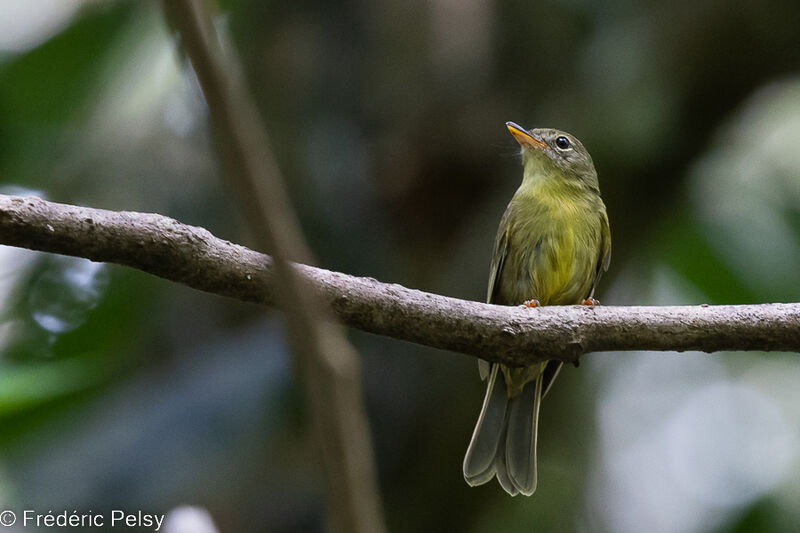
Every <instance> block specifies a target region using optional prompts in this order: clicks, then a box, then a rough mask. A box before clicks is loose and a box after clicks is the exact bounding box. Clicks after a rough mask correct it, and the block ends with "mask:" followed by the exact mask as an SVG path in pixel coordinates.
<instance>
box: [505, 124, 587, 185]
mask: <svg viewBox="0 0 800 533" xmlns="http://www.w3.org/2000/svg"><path fill="white" fill-rule="evenodd" d="M506 127H507V128H508V131H510V132H511V135H513V136H514V138H515V139H516V140H517V142H518V143H519V145H520V147H521V148H522V164H523V166H524V167H525V174H526V175H528V174H529V173H530V174H531V175H535V174H541V175H553V174H555V175H559V176H562V177H563V178H564V179H565V180H569V181H573V180H574V183H576V184H582V185H583V186H588V187H589V188H591V189H599V186H598V183H597V171H596V170H595V168H594V162H593V161H592V157H591V156H590V155H589V152H588V151H586V148H584V146H583V144H581V142H580V141H579V140H578V139H576V138H575V137H574V136H573V135H570V134H569V133H566V132H563V131H560V130H555V129H552V128H537V129H532V130H526V129H525V128H523V127H522V126H520V125H519V124H515V123H514V122H506Z"/></svg>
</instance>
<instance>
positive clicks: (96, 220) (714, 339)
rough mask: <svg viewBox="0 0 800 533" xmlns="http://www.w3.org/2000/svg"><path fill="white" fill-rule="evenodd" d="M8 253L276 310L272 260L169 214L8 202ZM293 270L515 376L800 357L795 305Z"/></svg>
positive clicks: (385, 319)
mask: <svg viewBox="0 0 800 533" xmlns="http://www.w3.org/2000/svg"><path fill="white" fill-rule="evenodd" d="M0 243H1V244H7V245H11V246H18V247H22V248H30V249H33V250H41V251H46V252H53V253H59V254H65V255H74V256H78V257H85V258H87V259H91V260H93V261H105V262H110V263H117V264H121V265H127V266H131V267H134V268H137V269H139V270H142V271H144V272H149V273H150V274H154V275H156V276H159V277H162V278H165V279H168V280H171V281H175V282H178V283H182V284H184V285H188V286H189V287H193V288H195V289H199V290H202V291H206V292H210V293H214V294H219V295H222V296H228V297H231V298H236V299H238V300H243V301H247V302H253V303H258V304H265V305H274V303H275V294H274V292H275V287H274V279H275V273H274V271H273V266H272V260H271V258H270V257H269V256H267V255H264V254H260V253H258V252H254V251H252V250H249V249H247V248H245V247H243V246H239V245H236V244H232V243H230V242H228V241H225V240H222V239H219V238H217V237H215V236H214V235H212V234H211V233H210V232H209V231H207V230H205V229H203V228H198V227H194V226H187V225H184V224H181V223H180V222H177V221H175V220H173V219H171V218H168V217H164V216H161V215H155V214H145V213H132V212H116V211H106V210H102V209H92V208H87V207H77V206H72V205H65V204H57V203H53V202H46V201H44V200H41V199H39V198H33V197H28V198H19V197H14V196H5V195H0ZM297 269H298V271H299V272H300V273H301V274H302V275H303V276H304V278H305V279H307V280H308V282H309V283H310V284H311V285H312V286H313V287H314V289H315V290H316V291H317V294H319V295H321V296H322V297H323V298H324V299H325V300H326V301H327V302H328V303H329V304H330V306H331V308H332V309H333V310H334V312H335V314H336V315H337V316H338V318H339V319H340V320H341V321H342V322H344V323H345V324H347V325H349V326H351V327H354V328H357V329H361V330H363V331H368V332H371V333H376V334H378V335H386V336H389V337H393V338H395V339H400V340H406V341H411V342H416V343H419V344H424V345H427V346H432V347H435V348H442V349H445V350H452V351H456V352H461V353H465V354H469V355H474V356H479V357H482V358H484V359H487V360H490V361H497V362H502V363H506V364H509V365H514V366H520V365H525V364H531V363H533V362H536V361H541V360H544V359H560V360H562V361H565V362H577V360H578V358H579V357H580V355H581V354H583V353H586V352H590V351H609V350H677V351H684V350H700V351H705V352H714V351H720V350H764V351H800V304H797V303H792V304H762V305H718V306H705V305H700V306H670V307H615V306H598V307H584V306H551V307H541V308H534V309H527V308H521V307H504V306H497V305H489V304H483V303H478V302H469V301H465V300H458V299H455V298H449V297H446V296H439V295H435V294H430V293H425V292H421V291H417V290H413V289H407V288H405V287H402V286H400V285H396V284H386V283H381V282H379V281H376V280H374V279H372V278H360V277H354V276H348V275H346V274H341V273H338V272H331V271H329V270H324V269H321V268H315V267H310V266H305V265H297ZM265 279H266V280H267V283H266V284H265V283H264V280H265Z"/></svg>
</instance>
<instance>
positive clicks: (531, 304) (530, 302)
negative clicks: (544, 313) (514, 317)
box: [522, 300, 542, 307]
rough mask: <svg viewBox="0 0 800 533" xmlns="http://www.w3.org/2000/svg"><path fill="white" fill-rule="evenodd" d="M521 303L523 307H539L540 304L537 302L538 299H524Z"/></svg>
mask: <svg viewBox="0 0 800 533" xmlns="http://www.w3.org/2000/svg"><path fill="white" fill-rule="evenodd" d="M522 305H524V306H525V307H540V306H541V305H542V304H540V303H539V300H525V301H524V302H522Z"/></svg>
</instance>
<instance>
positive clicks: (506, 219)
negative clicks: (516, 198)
mask: <svg viewBox="0 0 800 533" xmlns="http://www.w3.org/2000/svg"><path fill="white" fill-rule="evenodd" d="M510 225H511V206H510V205H509V206H508V208H506V212H505V213H503V218H502V219H501V220H500V226H499V227H498V228H497V236H496V237H495V239H494V252H493V253H492V264H491V266H490V267H489V289H488V291H487V293H486V302H487V303H496V302H497V293H498V291H499V290H500V279H501V277H502V275H503V267H504V266H505V262H506V257H507V256H508V231H509V226H510Z"/></svg>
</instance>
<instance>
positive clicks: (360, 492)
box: [161, 0, 386, 533]
mask: <svg viewBox="0 0 800 533" xmlns="http://www.w3.org/2000/svg"><path fill="white" fill-rule="evenodd" d="M161 5H162V7H163V10H164V14H165V15H166V17H167V19H168V21H169V22H171V23H172V24H174V26H175V28H176V29H177V30H178V34H179V35H180V37H181V44H182V47H183V50H184V51H185V52H186V55H187V57H188V58H189V60H190V61H191V63H192V67H193V68H194V71H195V73H196V74H197V80H198V82H199V84H200V88H201V89H202V91H203V95H204V96H205V99H206V103H207V104H208V110H209V116H210V118H211V129H212V131H213V132H214V133H215V140H216V143H215V144H216V147H217V151H218V154H219V156H220V159H221V161H222V163H223V164H224V165H225V167H226V168H227V170H228V172H227V173H226V177H227V178H228V180H227V181H228V183H229V184H230V186H231V189H233V190H234V192H235V193H236V197H237V199H238V203H239V205H240V206H241V207H242V210H243V211H244V214H245V218H246V220H247V221H248V223H249V225H250V230H251V232H252V233H253V235H254V236H255V237H256V238H257V239H258V242H259V243H260V245H261V247H262V249H266V250H269V251H270V253H272V254H273V256H272V259H273V261H272V265H273V270H274V271H275V278H276V281H277V283H273V284H272V285H273V287H277V288H278V289H279V290H276V291H274V292H275V300H276V301H277V304H278V307H280V308H281V309H282V310H283V311H284V312H285V313H286V317H287V320H286V325H287V332H288V338H289V346H290V348H291V353H292V355H293V357H294V362H295V363H296V369H297V370H299V371H300V374H301V376H300V377H301V382H302V384H303V386H304V387H303V390H304V393H305V399H306V405H307V407H308V409H309V413H310V419H311V422H312V425H313V428H314V436H315V440H316V444H317V448H318V450H319V452H320V456H321V458H322V461H321V463H322V467H323V471H324V473H325V480H326V486H327V487H326V488H327V493H326V495H327V498H326V503H327V507H328V523H329V526H330V528H331V530H333V531H338V532H342V533H344V532H348V533H349V532H354V533H359V532H365V533H382V532H383V531H385V529H386V528H385V525H384V523H383V511H382V505H381V498H380V493H379V491H378V486H377V474H376V469H375V461H374V453H373V451H372V443H371V441H370V435H369V423H368V421H367V415H366V409H365V408H364V404H363V400H362V392H361V366H360V361H359V358H358V354H357V353H356V351H355V349H354V348H353V346H352V345H351V344H350V343H349V342H348V341H347V338H346V337H345V335H344V332H343V331H342V329H341V328H340V327H338V325H336V324H334V323H333V321H331V320H330V319H329V318H330V312H329V310H328V308H327V306H325V305H324V304H321V303H320V301H319V297H318V296H317V295H316V294H315V292H314V288H313V287H312V286H310V285H309V284H308V283H307V282H306V280H305V279H303V277H302V276H301V275H300V274H299V273H298V272H296V270H295V269H294V268H293V266H292V264H291V263H290V262H289V261H290V260H294V261H297V262H302V263H311V262H312V261H313V259H312V254H311V250H310V249H309V248H308V246H307V245H306V243H305V240H304V238H303V235H302V232H301V230H300V225H299V224H298V222H297V219H296V217H295V214H294V211H293V210H292V206H291V203H290V201H289V198H288V195H287V193H286V190H285V185H284V180H283V177H282V176H281V174H280V170H279V169H278V165H277V163H276V161H275V158H274V156H273V155H272V150H271V149H270V143H269V138H268V136H267V132H266V129H265V127H264V124H263V122H262V120H261V117H260V114H259V112H258V108H257V107H256V104H255V101H254V100H253V98H252V97H251V95H250V93H249V91H248V90H247V87H246V84H245V83H244V78H243V76H242V73H241V67H240V65H239V61H238V57H237V55H236V53H235V50H234V48H233V45H232V43H231V42H229V40H228V39H227V35H226V34H225V32H224V31H223V32H221V33H217V31H216V30H215V27H214V24H213V21H212V17H213V6H212V4H211V3H210V2H208V1H207V0H163V1H162V3H161ZM263 275H264V273H259V275H258V276H256V277H255V279H257V280H258V281H259V282H260V283H264V282H263V281H262V276H263Z"/></svg>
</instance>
